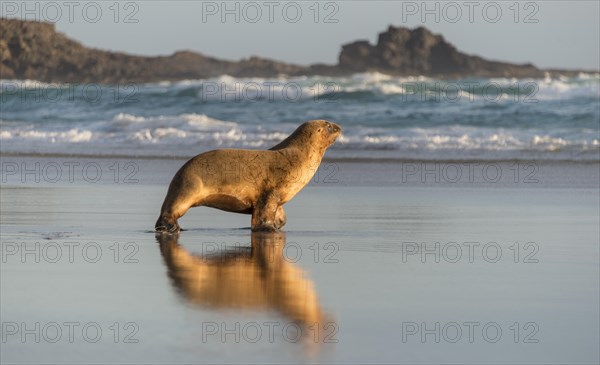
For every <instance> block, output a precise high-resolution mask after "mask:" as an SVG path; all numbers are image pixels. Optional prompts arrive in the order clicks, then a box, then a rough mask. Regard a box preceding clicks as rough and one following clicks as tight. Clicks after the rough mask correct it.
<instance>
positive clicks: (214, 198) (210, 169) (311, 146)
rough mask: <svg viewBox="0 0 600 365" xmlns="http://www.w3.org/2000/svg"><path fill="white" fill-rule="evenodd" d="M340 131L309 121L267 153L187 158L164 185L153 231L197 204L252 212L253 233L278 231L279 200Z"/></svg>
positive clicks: (307, 175) (308, 173)
mask: <svg viewBox="0 0 600 365" xmlns="http://www.w3.org/2000/svg"><path fill="white" fill-rule="evenodd" d="M340 133H341V128H340V126H338V125H337V124H335V123H331V122H328V121H325V120H313V121H309V122H306V123H304V124H302V125H301V126H300V127H298V129H296V130H295V131H294V133H292V134H291V135H290V136H289V137H288V138H286V139H285V140H283V141H282V142H281V143H279V144H278V145H276V146H275V147H273V148H271V149H270V150H267V151H262V150H239V149H224V150H214V151H209V152H205V153H203V154H200V155H198V156H196V157H194V158H192V159H191V160H189V161H188V162H186V163H185V164H184V165H183V167H182V168H181V169H179V171H178V172H177V173H176V174H175V176H174V177H173V180H172V181H171V184H170V185H169V191H168V192H167V196H166V197H165V200H164V202H163V205H162V208H161V213H160V216H159V218H158V220H157V221H156V225H155V229H156V231H159V232H165V231H166V232H176V231H179V225H178V224H177V220H178V219H179V218H180V217H182V216H183V215H184V214H185V213H186V212H187V211H188V209H189V208H191V207H196V206H208V207H213V208H217V209H221V210H224V211H228V212H235V213H243V214H252V221H251V226H252V230H253V231H275V230H278V229H279V228H281V227H283V226H284V225H285V222H286V216H285V212H284V210H283V204H285V203H287V202H288V201H290V200H291V199H292V198H293V197H294V196H295V195H296V194H297V193H298V192H299V191H300V190H302V188H303V187H304V186H305V185H306V184H308V182H309V181H310V179H311V178H312V177H313V175H314V173H315V172H316V170H317V168H318V167H319V164H320V163H321V159H322V158H323V155H324V154H325V151H326V150H327V148H328V147H329V146H331V145H332V144H333V143H334V142H335V140H336V138H337V137H338V136H339V135H340Z"/></svg>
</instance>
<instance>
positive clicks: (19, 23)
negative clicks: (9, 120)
mask: <svg viewBox="0 0 600 365" xmlns="http://www.w3.org/2000/svg"><path fill="white" fill-rule="evenodd" d="M0 34H1V35H2V37H1V38H0V62H1V63H0V78H2V79H34V80H39V81H44V82H78V83H84V82H99V83H125V82H156V81H162V80H183V79H201V78H209V77H216V76H219V75H223V74H227V75H231V76H236V77H274V76H277V75H282V74H283V75H290V76H297V75H326V76H341V75H349V74H352V73H356V72H368V71H378V72H382V73H386V74H391V75H400V76H409V75H425V76H432V77H440V78H461V77H470V76H475V77H543V76H544V71H543V70H540V69H538V68H537V67H535V66H534V65H532V64H526V65H515V64H511V63H505V62H495V61H488V60H485V59H483V58H481V57H478V56H470V55H467V54H464V53H462V52H460V51H458V50H457V49H456V48H455V47H454V46H453V45H452V44H450V43H448V42H447V41H446V40H445V39H444V37H442V36H441V35H437V34H433V33H431V32H430V31H429V30H427V29H426V28H423V27H420V28H416V29H414V30H410V29H407V28H402V27H399V28H396V27H391V26H390V27H389V29H388V30H387V31H386V32H383V33H380V34H379V39H378V42H377V44H376V45H371V44H370V43H369V42H367V41H357V42H354V43H350V44H346V45H344V46H342V51H341V53H340V56H339V63H338V64H337V65H324V64H316V65H311V66H300V65H294V64H289V63H284V62H278V61H274V60H269V59H264V58H259V57H252V58H249V59H243V60H241V61H238V62H233V61H225V60H219V59H217V58H213V57H208V56H205V55H203V54H200V53H196V52H190V51H179V52H175V53H174V54H172V55H170V56H161V57H143V56H134V55H128V54H125V53H120V52H109V51H104V50H98V49H94V48H88V47H85V46H83V45H82V44H80V43H79V42H76V41H74V40H71V39H69V38H68V37H67V36H65V35H64V34H62V33H60V32H56V29H55V26H54V24H51V23H44V22H36V21H23V20H17V19H0ZM551 72H552V74H558V73H561V74H575V73H576V72H578V71H560V70H552V71H551Z"/></svg>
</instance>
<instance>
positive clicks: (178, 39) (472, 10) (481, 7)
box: [0, 0, 600, 70]
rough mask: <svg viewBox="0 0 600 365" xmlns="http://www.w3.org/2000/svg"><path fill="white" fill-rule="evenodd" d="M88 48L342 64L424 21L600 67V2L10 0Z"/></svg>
mask: <svg viewBox="0 0 600 365" xmlns="http://www.w3.org/2000/svg"><path fill="white" fill-rule="evenodd" d="M0 15H1V16H3V17H10V18H15V17H16V18H21V19H30V20H34V19H35V20H45V21H51V22H54V23H56V27H57V29H58V30H59V31H61V32H64V33H66V34H67V36H69V37H71V38H73V39H76V40H78V41H80V42H81V43H83V44H84V45H86V46H90V47H95V48H101V49H107V50H112V51H122V52H127V53H132V54H139V55H167V54H171V53H173V52H175V51H177V50H193V51H198V52H201V53H204V54H206V55H210V56H214V57H217V58H222V59H231V60H238V59H241V58H245V57H250V56H253V55H256V56H261V57H267V58H273V59H277V60H281V61H286V62H292V63H296V64H304V65H306V64H311V63H330V64H335V63H337V57H338V54H339V52H340V49H341V45H342V44H345V43H349V42H352V41H355V40H359V39H364V40H369V41H371V42H372V43H376V41H377V35H378V33H380V32H382V31H384V30H386V29H387V27H388V26H390V25H394V26H406V27H410V28H414V27H417V26H425V27H427V28H429V29H430V30H432V31H433V32H435V33H440V34H442V35H443V36H444V37H445V38H446V40H448V41H450V42H451V43H452V44H454V45H455V46H456V47H457V48H458V49H459V50H461V51H463V52H466V53H469V54H475V55H479V56H482V57H484V58H487V59H493V60H500V61H508V62H515V63H527V62H531V63H533V64H535V65H536V66H538V67H543V68H567V69H589V70H598V69H599V68H600V1H597V0H591V1H515V0H509V1H481V2H476V1H470V0H464V1H462V0H461V1H393V0H392V1H320V2H317V1H270V0H258V1H227V2H223V1H163V0H160V1H120V2H116V1H67V0H64V1H62V0H59V1H25V2H24V1H22V0H19V1H9V0H3V1H2V2H1V3H0Z"/></svg>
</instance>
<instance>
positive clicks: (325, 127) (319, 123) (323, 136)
mask: <svg viewBox="0 0 600 365" xmlns="http://www.w3.org/2000/svg"><path fill="white" fill-rule="evenodd" d="M302 127H306V129H307V130H308V131H309V133H310V134H311V135H315V134H316V135H318V136H319V137H320V140H322V141H324V142H325V145H326V146H325V147H329V146H331V145H332V144H333V143H334V142H335V140H336V139H337V138H338V137H339V136H340V135H341V134H342V127H340V126H339V125H338V124H336V123H333V122H330V121H327V120H311V121H308V122H306V123H304V124H303V125H302V126H301V128H302Z"/></svg>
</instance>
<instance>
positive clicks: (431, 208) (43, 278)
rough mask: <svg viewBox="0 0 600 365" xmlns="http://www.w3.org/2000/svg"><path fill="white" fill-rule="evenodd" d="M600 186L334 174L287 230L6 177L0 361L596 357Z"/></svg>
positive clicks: (155, 188)
mask: <svg viewBox="0 0 600 365" xmlns="http://www.w3.org/2000/svg"><path fill="white" fill-rule="evenodd" d="M385 166H387V165H381V166H379V168H380V169H385V168H386V167H385ZM371 168H372V169H373V170H374V171H376V170H377V166H373V165H372V166H371ZM596 168H597V166H596V165H594V166H588V167H585V166H584V167H581V166H580V167H578V168H576V167H572V169H574V170H575V171H579V170H582V169H583V170H584V172H581V175H583V176H585V175H586V174H590V171H591V176H592V177H594V176H595V175H594V174H596V172H594V169H596ZM162 171H163V172H160V171H159V174H160V175H163V174H164V175H169V173H168V172H167V173H164V169H163V170H162ZM380 171H381V170H380ZM565 171H572V170H565ZM565 171H562V173H561V172H560V171H558V172H555V174H554V175H553V174H552V173H550V172H548V171H546V175H544V176H562V177H563V178H565V176H567V174H566V173H565ZM341 176H343V175H341ZM382 179H383V180H385V178H382ZM375 180H377V179H375ZM596 182H597V178H596V180H591V181H589V182H588V183H587V184H582V185H583V186H580V187H571V188H568V187H565V186H559V187H552V186H553V184H543V185H542V184H539V185H536V186H535V187H531V186H507V185H502V186H499V185H493V186H492V185H485V184H479V185H477V184H476V185H470V184H439V185H436V184H421V185H419V184H412V185H410V184H409V185H408V186H406V185H405V186H399V185H396V186H394V185H392V184H388V186H385V187H382V186H377V187H374V186H359V185H361V184H357V183H355V182H348V181H344V180H343V179H342V181H341V182H340V183H338V184H333V185H325V184H313V185H311V186H309V187H307V188H306V189H305V190H303V191H302V192H301V193H300V194H299V195H298V196H297V197H296V198H295V199H294V200H293V201H292V202H290V203H288V204H287V205H286V211H287V215H288V224H287V225H286V227H285V233H283V234H263V235H252V234H251V232H250V231H249V229H247V227H248V226H249V217H248V216H244V215H236V214H230V213H224V212H219V211H216V210H214V209H209V208H195V209H192V210H191V211H190V212H189V213H188V214H187V215H186V216H185V217H184V218H182V220H181V224H182V226H183V227H184V228H187V229H188V230H187V231H184V232H181V234H180V235H179V236H164V237H163V238H161V239H157V238H156V237H155V235H154V234H153V233H149V231H148V230H149V229H151V227H152V224H153V222H154V220H155V219H156V215H157V214H158V212H157V209H158V207H159V206H160V203H161V200H162V198H163V194H164V192H165V185H164V184H163V183H162V182H155V183H145V184H142V183H139V184H132V185H131V184H130V185H127V184H109V183H106V184H100V185H98V184H90V183H86V182H85V181H80V182H78V183H74V184H69V183H64V182H63V183H60V184H35V183H27V184H16V183H14V182H13V183H12V184H3V185H2V189H1V190H0V193H1V194H0V198H1V207H2V209H1V214H0V218H1V221H2V266H1V274H2V275H1V287H2V296H1V315H2V326H3V328H2V335H3V338H2V352H1V360H2V362H3V363H115V362H118V363H165V362H168V363H257V362H267V363H271V362H273V363H276V362H283V363H305V362H326V363H364V362H370V363H374V362H376V363H384V362H393V363H417V362H420V363H531V362H536V363H566V362H569V363H597V362H598V361H599V359H600V355H599V349H598V343H599V340H600V336H599V333H598V329H599V327H600V321H599V314H598V306H599V289H598V288H599V285H600V282H599V281H600V279H599V274H600V272H599V260H598V257H599V256H598V255H599V247H598V245H599V244H598V242H599V241H600V237H599V236H600V234H599V230H598V222H599V211H598V206H599V190H598V188H597V187H595V183H596ZM367 185H368V184H367ZM547 185H550V187H546V186H547ZM559 185H560V184H559ZM36 326H38V327H36ZM69 330H71V331H69ZM99 331H101V333H100V332H99Z"/></svg>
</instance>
